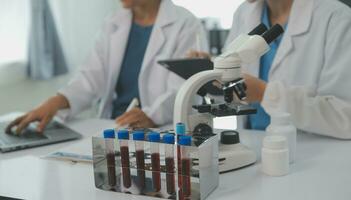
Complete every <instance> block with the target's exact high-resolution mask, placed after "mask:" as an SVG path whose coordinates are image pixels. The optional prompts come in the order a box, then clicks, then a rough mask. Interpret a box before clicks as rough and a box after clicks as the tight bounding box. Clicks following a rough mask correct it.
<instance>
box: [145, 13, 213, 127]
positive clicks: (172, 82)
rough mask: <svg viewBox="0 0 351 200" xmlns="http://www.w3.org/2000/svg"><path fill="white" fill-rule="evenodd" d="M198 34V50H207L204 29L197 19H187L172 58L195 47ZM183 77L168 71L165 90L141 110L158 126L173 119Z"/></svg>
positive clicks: (184, 54) (181, 56)
mask: <svg viewBox="0 0 351 200" xmlns="http://www.w3.org/2000/svg"><path fill="white" fill-rule="evenodd" d="M198 34H199V35H200V50H201V51H205V52H208V51H209V48H208V43H207V39H206V34H205V30H204V28H203V26H202V24H201V23H200V21H199V20H197V19H195V18H193V19H192V20H187V21H186V22H185V24H184V26H183V28H182V29H181V31H180V33H179V36H178V38H177V46H176V48H175V50H174V53H173V56H172V59H176V58H184V57H185V56H186V54H187V53H188V52H189V51H190V50H194V49H196V40H197V39H196V37H197V35H198ZM183 83H184V79H183V78H181V77H179V76H178V75H176V74H174V73H172V72H170V73H168V78H167V83H166V84H167V92H166V93H165V94H163V95H161V96H160V97H158V98H157V99H156V102H155V103H154V104H153V105H152V106H151V107H147V108H143V111H144V112H145V113H146V114H147V115H148V116H149V117H150V118H151V119H152V120H153V122H154V123H155V124H157V125H159V126H162V125H166V124H170V123H172V121H173V109H174V103H175V98H176V95H177V92H178V90H179V88H180V87H181V85H182V84H183Z"/></svg>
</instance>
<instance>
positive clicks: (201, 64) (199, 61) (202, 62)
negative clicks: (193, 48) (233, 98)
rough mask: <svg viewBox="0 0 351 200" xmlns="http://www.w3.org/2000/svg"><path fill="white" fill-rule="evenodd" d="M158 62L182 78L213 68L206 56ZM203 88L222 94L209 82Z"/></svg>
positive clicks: (208, 91)
mask: <svg viewBox="0 0 351 200" xmlns="http://www.w3.org/2000/svg"><path fill="white" fill-rule="evenodd" d="M158 63H159V64H160V65H162V66H163V67H165V68H167V69H168V70H170V71H172V72H174V73H175V74H177V75H178V76H180V77H182V78H184V79H185V80H187V79H189V78H190V77H192V76H193V75H195V74H197V73H199V72H202V71H206V70H213V62H212V61H211V60H210V59H207V58H186V59H174V60H160V61H159V62H158ZM203 89H205V90H206V91H207V93H209V94H212V95H222V94H223V92H222V90H220V89H218V88H217V87H215V86H213V85H212V83H211V82H210V83H208V84H206V85H205V86H204V87H203Z"/></svg>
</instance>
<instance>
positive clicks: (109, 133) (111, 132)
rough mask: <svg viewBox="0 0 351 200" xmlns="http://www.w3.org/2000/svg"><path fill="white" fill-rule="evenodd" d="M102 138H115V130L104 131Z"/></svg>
mask: <svg viewBox="0 0 351 200" xmlns="http://www.w3.org/2000/svg"><path fill="white" fill-rule="evenodd" d="M104 138H105V139H107V138H115V130H114V129H106V130H104Z"/></svg>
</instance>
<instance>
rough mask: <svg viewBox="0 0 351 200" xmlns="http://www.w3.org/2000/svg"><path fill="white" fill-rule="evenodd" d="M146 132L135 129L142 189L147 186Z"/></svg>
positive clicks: (138, 170)
mask: <svg viewBox="0 0 351 200" xmlns="http://www.w3.org/2000/svg"><path fill="white" fill-rule="evenodd" d="M144 137H145V136H144V132H143V131H135V132H134V133H133V140H134V141H135V157H136V165H137V173H138V186H139V188H140V190H143V189H144V187H145V154H144V153H145V152H144Z"/></svg>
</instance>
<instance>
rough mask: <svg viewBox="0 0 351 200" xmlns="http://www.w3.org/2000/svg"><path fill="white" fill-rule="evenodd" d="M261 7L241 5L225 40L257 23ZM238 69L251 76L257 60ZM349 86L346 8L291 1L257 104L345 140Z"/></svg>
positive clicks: (322, 1) (349, 17)
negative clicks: (262, 93)
mask: <svg viewBox="0 0 351 200" xmlns="http://www.w3.org/2000/svg"><path fill="white" fill-rule="evenodd" d="M262 5H263V1H262V0H258V1H256V2H253V3H249V2H245V3H243V4H242V5H241V7H240V8H239V9H238V10H237V12H236V13H235V15H234V22H233V28H232V30H231V33H230V36H229V40H228V41H231V40H233V39H234V38H235V37H237V36H238V35H239V34H241V33H247V32H249V31H250V30H251V29H252V28H254V27H255V26H256V25H258V24H259V23H260V21H261V14H262ZM244 71H246V72H247V73H249V74H251V75H254V76H256V77H257V76H258V73H259V62H258V61H257V62H256V63H254V64H251V65H245V66H244ZM350 88H351V9H350V8H348V7H347V6H345V5H344V4H342V3H339V2H338V1H336V0H294V3H293V6H292V10H291V13H290V18H289V22H288V27H287V30H286V32H285V34H284V37H283V39H282V41H281V44H280V47H279V49H278V51H277V54H276V57H275V59H274V61H273V64H272V67H271V70H270V72H269V83H268V85H267V89H266V92H265V95H264V98H263V101H262V105H263V108H264V109H265V110H266V111H267V113H268V114H269V113H272V112H274V111H286V112H289V113H291V115H292V118H293V121H294V123H295V125H296V126H297V128H298V129H299V131H300V132H309V133H316V134H320V135H326V136H331V137H336V138H343V139H350V138H351V92H350ZM240 121H241V120H239V122H240ZM244 123H245V120H243V121H242V124H239V127H240V126H241V125H243V124H244Z"/></svg>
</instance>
